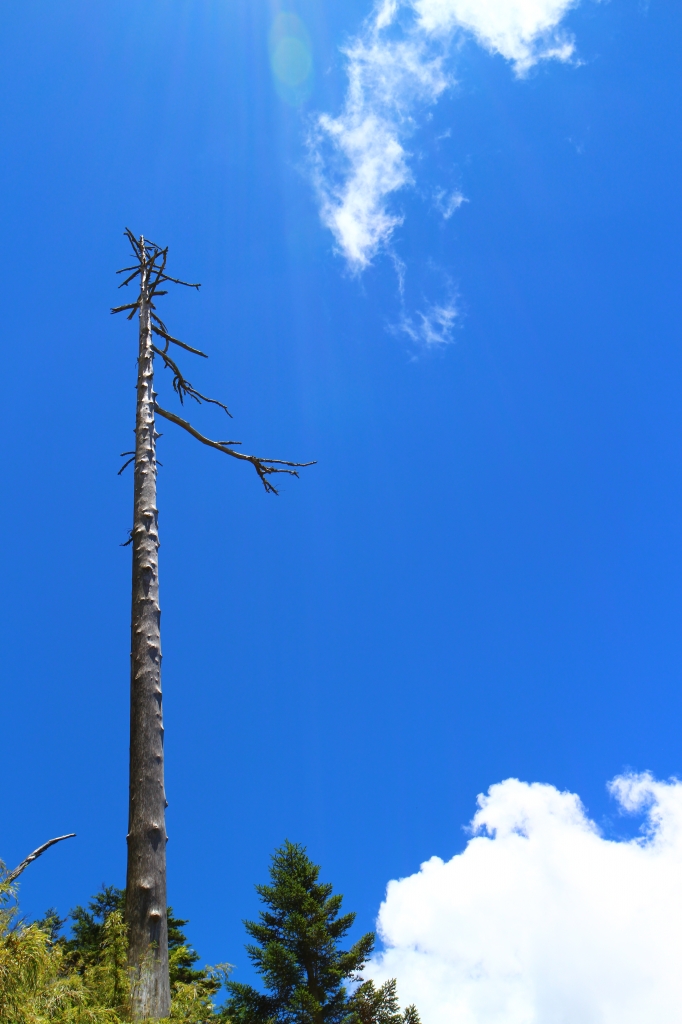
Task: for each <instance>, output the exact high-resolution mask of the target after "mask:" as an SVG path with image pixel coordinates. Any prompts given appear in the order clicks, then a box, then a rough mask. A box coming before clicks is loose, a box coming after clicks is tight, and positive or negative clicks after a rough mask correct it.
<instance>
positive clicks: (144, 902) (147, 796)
mask: <svg viewBox="0 0 682 1024" xmlns="http://www.w3.org/2000/svg"><path fill="white" fill-rule="evenodd" d="M141 244H142V246H143V256H142V262H143V269H142V273H141V293H140V352H139V361H138V372H137V415H136V425H135V431H136V434H135V504H134V515H133V534H132V544H133V600H132V621H131V631H132V640H131V653H130V803H129V819H128V872H127V879H126V922H127V925H128V935H129V941H130V952H129V964H130V967H131V968H132V969H133V971H134V986H133V1015H134V1017H135V1019H137V1020H140V1019H143V1018H145V1017H153V1018H159V1017H165V1016H167V1015H168V1013H169V1010H170V983H169V978H168V921H167V915H166V842H167V836H166V813H165V809H166V794H165V790H164V781H163V713H162V705H161V610H160V608H159V534H158V509H157V507H156V433H155V423H154V353H153V351H152V331H151V315H150V307H149V274H148V270H147V267H146V262H147V261H146V254H145V252H144V240H141Z"/></svg>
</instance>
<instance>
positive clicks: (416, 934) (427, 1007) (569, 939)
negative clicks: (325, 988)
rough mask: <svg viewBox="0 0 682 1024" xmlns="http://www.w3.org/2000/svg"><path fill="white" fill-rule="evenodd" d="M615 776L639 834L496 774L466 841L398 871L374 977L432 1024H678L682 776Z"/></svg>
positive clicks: (382, 921)
mask: <svg viewBox="0 0 682 1024" xmlns="http://www.w3.org/2000/svg"><path fill="white" fill-rule="evenodd" d="M610 788H611V792H612V794H613V795H614V797H615V799H616V800H617V802H618V804H619V805H620V808H621V810H622V811H624V812H632V813H640V814H643V815H644V827H643V829H642V831H641V834H640V836H639V837H638V838H635V839H631V840H621V841H616V840H613V839H609V838H606V837H604V835H603V834H602V833H601V832H600V829H599V828H598V827H597V825H596V824H595V823H594V822H593V821H591V820H590V818H589V817H588V815H587V813H586V811H585V809H584V807H583V806H582V804H581V802H580V800H579V798H578V797H577V796H576V795H575V794H573V793H567V792H559V790H557V789H555V788H554V787H553V786H548V785H540V784H538V783H533V784H530V785H529V784H527V783H523V782H519V781H518V780H517V779H507V781H506V782H502V783H500V784H499V785H496V786H492V787H491V789H490V790H489V792H488V793H487V794H486V795H485V796H481V797H479V801H478V802H479V810H478V811H477V813H476V815H475V817H474V819H473V822H472V838H471V839H470V841H469V843H468V845H467V847H466V849H465V850H464V852H463V853H461V854H459V855H457V856H455V857H453V858H452V859H451V860H450V861H447V862H443V861H442V860H441V859H440V858H438V857H433V858H431V860H429V861H427V862H426V863H424V864H422V866H421V868H420V870H419V872H418V873H417V874H414V875H411V876H410V877H408V878H403V879H401V880H400V881H394V882H390V883H389V885H388V889H387V893H386V899H385V901H384V903H383V904H382V906H381V910H380V913H379V920H378V926H379V931H380V934H381V936H382V938H383V941H384V944H385V947H386V949H385V952H384V953H383V954H382V956H381V957H380V958H379V959H378V960H377V961H376V962H375V963H374V964H373V966H372V971H373V974H374V976H375V978H376V979H377V980H384V979H386V978H389V977H397V978H398V991H399V992H400V993H401V996H402V998H403V999H404V1001H405V1002H406V1003H410V1002H414V1003H416V1005H417V1006H418V1008H419V1011H420V1013H421V1015H422V1019H423V1020H424V1021H426V1022H428V1024H530V1022H533V1024H557V1022H558V1021H571V1022H578V1021H579V1022H580V1024H643V1022H644V1021H656V1024H678V1022H679V1020H680V1006H682V971H680V957H681V956H682V929H681V926H680V921H682V783H680V782H678V781H676V780H673V781H671V782H667V783H666V782H658V781H656V780H655V779H653V778H652V776H651V775H649V774H648V773H645V774H642V775H625V776H621V777H619V778H617V779H615V780H614V782H613V783H612V784H611V787H610Z"/></svg>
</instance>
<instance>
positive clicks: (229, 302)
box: [0, 0, 682, 977]
mask: <svg viewBox="0 0 682 1024" xmlns="http://www.w3.org/2000/svg"><path fill="white" fill-rule="evenodd" d="M282 13H284V14H286V15H289V16H295V18H296V19H297V20H294V18H293V17H290V18H289V20H288V21H286V20H285V22H282V20H281V15H282ZM370 13H371V9H370V7H369V5H368V4H366V3H364V2H363V3H361V2H359V0H352V2H346V3H344V4H329V3H326V2H322V3H315V4H314V3H312V0H300V2H298V3H293V2H292V3H291V4H287V5H283V6H279V5H277V4H267V3H260V2H257V3H253V2H247V0H229V2H227V0H192V2H190V0H148V2H147V3H145V4H139V3H134V2H132V0H118V2H117V3H116V4H113V3H98V4H91V3H86V2H75V0H66V2H63V3H61V4H52V3H47V2H45V0H24V2H23V3H21V4H17V3H15V4H6V5H4V6H3V10H2V13H1V14H0V46H1V48H2V53H1V59H0V81H1V88H2V97H3V103H2V105H1V106H0V131H1V134H2V139H3V159H2V162H1V164H0V196H1V199H2V205H3V215H2V218H1V219H0V260H1V261H2V281H3V292H4V303H3V313H4V315H3V336H4V376H5V389H4V401H3V428H4V437H5V447H4V450H5V459H4V474H3V476H4V488H3V495H4V497H3V501H2V503H1V508H2V513H1V514H2V519H3V522H2V532H3V536H4V538H5V543H4V544H3V545H2V578H3V582H4V585H3V588H2V600H3V608H2V619H1V621H2V628H3V634H4V636H3V654H4V657H3V662H4V672H3V676H4V686H3V690H4V697H3V709H4V713H3V721H4V728H3V743H2V772H3V779H4V792H5V812H4V814H3V828H2V844H1V849H0V855H1V856H2V857H3V859H4V860H6V861H7V862H8V863H10V864H14V863H15V862H18V861H19V860H20V859H21V858H22V857H23V856H24V855H25V854H26V853H27V852H28V851H29V850H30V849H32V848H33V847H35V846H37V845H38V844H39V843H40V842H42V841H44V840H45V839H47V838H49V837H50V836H52V835H57V834H60V833H62V832H67V831H75V832H77V833H78V838H77V839H75V840H72V841H70V842H69V843H68V844H66V843H65V844H63V845H62V846H61V847H58V848H56V849H55V850H52V851H50V853H49V854H48V855H46V857H45V858H44V859H43V860H42V861H41V862H40V863H37V864H36V865H34V866H32V868H31V870H30V872H27V874H26V875H25V877H24V880H23V883H22V901H23V906H24V908H25V910H26V911H27V913H29V914H34V913H35V914H37V913H40V912H41V911H42V910H44V909H45V907H47V906H49V905H51V904H52V905H56V906H57V907H58V908H59V909H60V910H61V911H66V909H68V907H69V906H71V905H73V904H74V903H76V902H78V901H83V900H85V899H86V898H87V896H88V895H89V894H91V893H92V892H93V891H94V890H95V889H96V888H97V886H98V885H99V884H100V883H101V882H103V881H105V882H109V883H116V884H123V880H124V873H125V838H124V837H125V830H126V815H127V778H126V772H127V697H128V651H129V637H128V629H129V625H128V623H129V575H130V555H129V551H128V549H124V548H121V547H120V546H119V545H120V544H121V542H122V541H124V540H125V538H126V535H127V531H128V529H129V527H130V516H131V499H132V493H131V487H132V477H131V475H130V471H129V470H128V471H126V473H125V474H124V475H123V476H122V477H120V478H119V477H118V476H117V475H116V473H117V470H118V468H119V465H120V461H121V460H120V459H119V456H118V453H119V452H122V451H126V450H127V449H128V448H130V444H131V438H132V433H131V431H132V426H133V415H134V396H135V393H134V379H135V352H136V350H135V345H136V340H135V330H134V327H133V325H129V324H126V323H125V322H123V321H122V318H121V317H116V318H113V317H110V315H109V312H108V310H109V308H110V306H112V305H114V304H115V303H116V302H117V301H119V294H120V293H117V292H116V285H117V280H116V278H115V275H114V271H115V270H116V269H117V268H118V267H119V266H124V265H126V260H127V257H126V245H125V244H124V239H123V236H122V232H123V228H124V226H125V225H129V226H130V227H131V228H132V229H133V231H135V232H137V233H140V232H143V233H144V234H146V235H148V236H149V237H151V238H153V239H154V240H155V241H158V242H161V243H163V244H168V245H169V246H170V250H171V261H172V267H173V270H174V272H176V273H177V274H178V275H180V276H182V277H186V278H189V279H191V280H199V281H201V282H202V289H201V292H200V294H199V295H196V294H194V293H189V292H184V291H182V292H178V293H174V294H172V295H170V296H168V298H167V299H166V300H164V301H165V303H166V304H165V313H166V319H167V322H168V323H169V325H170V326H172V328H173V330H174V331H175V333H176V334H178V335H179V336H180V337H182V338H184V339H186V340H187V341H188V342H189V343H190V344H193V345H198V346H199V347H201V348H202V349H204V350H207V351H208V352H209V354H210V361H209V362H208V363H204V362H203V361H200V365H197V366H196V368H195V366H194V365H192V364H190V363H189V359H190V358H191V357H188V359H187V360H186V361H185V364H184V365H185V366H186V373H187V375H188V376H189V379H190V380H191V381H192V382H193V383H194V384H195V385H196V386H197V387H199V388H200V389H204V388H205V389H206V390H209V389H212V392H215V393H216V395H217V397H220V398H223V399H224V400H225V401H227V402H228V404H229V405H230V408H231V410H232V412H233V414H234V420H233V421H232V423H231V427H230V429H231V430H232V431H233V433H231V434H230V436H234V437H237V438H239V439H241V440H242V441H243V443H244V446H245V448H247V449H248V450H252V451H254V452H257V453H259V454H264V455H267V456H273V457H281V458H291V459H296V460H308V459H316V460H317V465H316V466H315V467H314V468H311V469H309V470H307V471H305V473H304V474H302V477H301V479H300V480H299V481H291V482H287V483H286V484H285V485H284V486H283V488H282V493H281V495H280V496H279V497H277V498H273V497H271V496H267V495H266V494H265V493H264V491H263V489H262V487H261V486H260V484H259V482H258V480H257V478H256V476H255V474H253V473H252V472H250V471H249V468H248V467H242V466H241V465H239V464H236V465H233V464H232V463H231V461H230V460H222V459H221V457H220V456H219V455H218V453H216V452H211V451H209V450H206V449H203V448H201V447H200V446H198V445H196V444H194V443H193V442H192V441H191V439H189V438H188V437H186V436H184V435H183V436H180V433H179V432H176V431H174V430H172V429H171V427H172V425H171V424H168V429H166V430H165V431H164V437H163V438H162V440H161V442H160V459H161V461H162V462H163V468H162V469H161V471H160V482H159V507H160V529H161V541H162V547H161V587H162V590H161V595H162V609H163V623H162V628H163V644H164V669H163V670H164V694H165V715H166V754H167V763H166V771H167V790H168V797H169V802H170V807H169V812H168V831H169V835H170V842H169V847H168V853H169V887H170V897H171V901H172V903H173V904H174V906H175V907H176V909H177V911H179V912H181V913H182V915H183V916H187V917H189V918H190V919H191V921H192V925H191V929H190V931H191V936H192V938H193V940H194V941H195V943H196V945H197V947H198V948H199V950H200V952H201V953H202V956H203V957H205V958H206V959H207V960H208V961H209V962H215V961H218V960H229V961H231V962H234V963H236V964H237V965H238V967H239V968H240V974H239V975H238V977H245V976H246V974H247V970H246V966H245V956H244V953H243V951H242V943H243V941H244V935H243V929H242V926H241V924H240V921H241V919H242V918H244V917H246V916H252V915H253V914H254V913H255V912H256V900H255V896H254V894H253V889H252V886H253V883H254V882H256V881H260V880H262V879H263V878H264V874H265V872H266V869H267V861H268V857H269V854H270V853H271V851H272V849H273V848H274V847H275V845H276V844H278V843H280V842H281V841H282V840H283V839H284V838H285V837H288V838H290V839H292V840H296V841H299V842H303V843H305V844H307V845H308V847H309V850H310V853H311V854H312V856H313V857H314V858H315V859H316V860H318V861H319V862H321V863H322V865H323V871H324V874H325V876H326V877H328V878H329V879H330V880H331V881H333V882H334V884H335V885H336V886H337V887H338V888H339V889H340V890H341V891H342V892H344V893H345V894H346V897H347V904H348V908H349V909H354V910H357V911H358V926H359V927H362V928H363V929H366V928H370V927H372V926H373V922H374V919H375V917H376V914H377V911H378V908H379V904H380V901H381V900H382V898H383V895H384V890H385V887H386V883H387V882H388V880H389V879H395V878H399V877H402V876H405V875H408V874H410V873H412V872H415V871H417V869H418V867H419V864H420V863H421V862H422V861H424V860H425V859H427V858H429V857H431V856H432V855H439V856H441V857H443V858H449V857H452V856H453V855H454V854H457V853H458V852H459V851H461V850H462V849H463V848H464V846H465V844H466V842H467V836H466V834H465V832H464V831H463V828H462V827H463V826H464V825H466V824H467V822H468V821H470V819H471V818H472V816H473V814H474V811H475V809H476V796H477V794H478V793H481V792H484V791H486V790H487V789H488V787H490V786H491V785H493V784H495V783H498V782H500V781H501V780H503V779H506V778H508V777H517V778H519V779H521V780H525V781H528V782H535V781H538V782H546V783H550V784H552V785H553V786H556V787H558V788H559V789H562V790H563V789H568V790H570V791H571V792H575V793H578V794H579V795H580V797H581V798H582V800H583V801H584V803H585V805H586V807H587V809H588V812H589V814H590V815H591V817H592V818H593V819H594V820H595V821H597V822H598V823H600V824H601V825H602V826H603V828H604V829H605V830H606V831H607V832H609V830H611V831H612V832H613V834H628V829H630V830H631V828H632V826H631V825H629V824H628V823H627V822H626V821H625V820H624V819H622V818H620V817H619V816H618V810H617V806H616V805H615V804H614V801H613V800H612V799H611V798H610V797H609V794H608V793H607V790H606V786H605V784H606V782H607V781H608V780H609V779H611V778H613V777H614V776H616V775H617V774H618V773H620V772H622V771H623V770H625V769H628V768H631V769H634V770H636V771H643V770H650V771H651V772H652V773H653V775H654V776H656V777H657V778H661V779H665V778H667V777H669V776H671V775H674V774H676V773H677V774H679V773H680V772H682V761H681V754H680V743H679V718H680V688H679V678H680V673H681V671H682V648H681V646H680V630H679V622H680V615H681V614H682V586H681V582H680V581H681V579H682V575H681V570H682V558H681V555H682V550H681V547H680V521H681V512H682V508H681V503H682V488H681V483H682V476H681V473H682V458H681V454H680V440H681V428H682V413H681V411H680V409H681V405H680V379H681V374H682V355H681V353H680V344H679V343H680V302H679V280H680V276H679V275H680V248H679V237H680V228H681V225H680V204H679V174H680V142H681V138H680V130H679V114H680V95H681V94H680V84H681V83H680V64H679V38H680V29H681V28H682V25H681V23H680V9H679V6H678V5H676V4H674V3H672V2H669V0H651V2H650V3H649V4H644V3H641V2H635V0H611V2H609V3H595V2H593V0H583V2H582V3H581V4H579V5H578V6H576V7H575V8H574V9H571V10H568V11H567V12H566V13H565V15H564V16H563V18H562V19H561V20H560V31H562V32H563V33H565V35H564V38H565V39H566V38H568V37H569V36H571V35H572V37H573V39H574V51H573V54H572V56H571V58H570V59H568V60H557V59H553V60H541V61H539V62H537V63H536V64H535V65H534V66H533V67H531V68H530V69H527V70H526V72H525V73H522V74H521V75H519V74H518V73H516V72H515V68H514V66H513V63H512V61H511V60H510V59H506V57H505V56H504V55H501V54H500V53H497V54H494V53H491V52H490V49H489V48H486V47H485V46H484V45H481V43H480V41H479V42H476V40H475V38H474V37H473V36H472V35H471V33H470V32H469V33H467V32H463V33H461V34H456V35H455V37H453V38H452V39H450V41H449V42H448V44H447V46H446V44H445V43H442V45H441V44H439V45H441V49H440V50H439V52H438V57H439V59H441V60H442V64H441V65H439V67H440V68H441V69H442V73H443V74H444V75H445V80H444V84H443V88H442V90H441V91H440V93H439V95H438V96H436V95H435V94H434V95H432V96H430V97H429V96H425V95H423V94H419V95H417V90H415V94H414V96H412V97H410V99H409V103H408V102H407V101H406V102H405V105H404V106H403V107H402V108H401V112H400V120H399V122H396V123H397V124H398V129H396V130H397V131H399V132H400V133H402V134H400V139H401V140H402V142H401V145H402V146H403V149H404V152H405V154H406V156H405V166H406V167H408V168H409V170H408V172H407V175H406V178H405V181H404V182H403V184H402V187H401V188H399V189H397V190H395V191H393V192H392V193H389V194H388V195H387V196H386V197H385V203H386V206H385V209H386V210H387V211H388V215H389V216H391V217H393V218H394V219H395V226H394V227H393V229H392V231H389V232H388V233H385V235H384V236H382V237H381V238H379V239H378V241H377V244H376V246H375V248H374V249H365V250H363V252H364V255H365V257H366V258H365V261H364V263H363V262H362V261H360V263H359V262H358V260H357V259H356V260H355V261H353V259H349V256H348V251H347V249H346V250H344V247H343V239H342V238H341V241H340V240H339V239H340V236H339V235H338V234H337V236H336V238H335V236H334V234H333V232H332V231H331V230H330V219H329V206H327V214H326V222H325V208H324V202H325V200H324V194H325V189H327V192H326V195H327V203H328V204H329V202H330V201H331V203H332V206H333V205H334V203H335V202H336V203H337V204H338V195H339V194H340V193H339V191H338V190H339V188H342V187H343V181H344V178H343V175H344V174H345V173H346V171H344V168H343V165H338V164H335V163H334V160H335V159H337V158H338V153H337V154H336V155H335V154H334V153H333V152H331V151H330V150H329V140H328V139H327V140H325V139H322V140H321V141H320V137H319V131H320V129H319V127H316V126H319V117H320V115H322V114H326V115H328V117H329V118H331V119H338V118H341V117H343V113H344V110H347V107H344V104H345V103H346V94H347V82H348V79H347V71H348V58H347V57H344V55H343V53H342V52H341V49H340V48H341V47H344V46H345V47H346V48H348V46H349V45H350V43H351V41H352V40H357V39H358V38H366V37H363V35H362V33H363V32H364V33H366V32H367V31H368V29H367V28H366V27H365V28H364V29H363V21H364V19H366V18H367V17H368V16H369V15H370ZM278 17H279V18H280V20H279V21H278V20H277V19H278ZM282 24H284V25H285V28H286V26H289V27H288V28H287V29H286V32H285V33H284V34H285V35H286V34H287V32H289V35H290V36H291V37H292V38H296V39H298V41H299V43H300V46H301V47H303V48H305V47H307V48H308V49H307V51H306V52H305V53H303V55H301V51H300V50H299V51H296V53H294V57H292V58H291V59H292V60H294V59H295V60H299V61H302V63H299V65H296V66H293V65H286V60H285V58H286V59H289V58H287V57H286V54H285V55H284V57H282V54H281V53H280V58H279V59H280V60H281V61H284V64H281V63H280V64H277V61H276V59H275V56H274V55H275V51H276V47H277V45H278V40H279V38H280V36H278V35H277V32H278V31H280V30H281V26H282ZM273 25H274V26H275V31H274V34H273ZM366 25H367V23H366V22H365V26H366ZM277 26H279V28H277ZM291 26H295V27H294V28H291ZM406 26H407V27H406ZM399 31H403V32H404V33H407V34H406V35H405V36H404V37H403V38H414V37H410V36H409V32H410V31H411V30H410V27H409V24H407V23H405V24H403V25H402V28H400V26H399V25H396V26H394V32H395V35H394V36H390V38H391V39H394V38H395V39H397V38H399V36H398V33H399ZM280 35H281V31H280ZM434 53H435V51H434ZM296 54H298V56H297V55H296ZM432 58H433V59H436V58H435V57H433V54H432ZM306 62H307V63H306ZM294 63H295V61H294ZM292 66H293V70H292ZM283 67H284V71H282V68H283ZM287 68H288V70H287ZM297 68H298V70H297ZM278 69H279V72H280V75H279V77H277V74H276V73H275V72H276V71H277V70H278ZM517 71H518V68H517ZM521 71H522V72H523V71H524V69H523V68H522V69H521ZM287 75H289V79H290V80H286V79H287ZM283 77H284V79H285V80H284V81H283ZM299 79H300V81H299ZM292 81H293V82H294V84H293V85H292V84H291V82H292ZM404 87H405V89H407V90H408V91H409V89H410V88H411V86H410V83H409V82H408V83H407V85H406V86H404ZM401 88H403V86H402V85H401ZM370 94H371V90H370ZM370 99H371V95H370ZM391 116H394V114H392V115H391ZM395 116H396V117H397V116H398V115H395ZM316 139H317V142H316V141H315V140H316ZM311 146H312V149H311ZM315 146H318V147H320V146H322V147H323V148H324V146H327V149H324V151H323V150H321V149H319V148H318V149H317V150H316V149H315ZM316 152H317V153H318V154H319V153H322V154H323V159H324V161H326V163H324V164H323V165H321V164H320V163H319V162H318V163H317V164H316V163H315V153H316ZM330 159H331V161H332V162H331V163H330V162H329V161H330ZM320 167H322V170H320ZM339 168H340V169H339ZM320 175H322V178H320ZM335 189H336V191H334V190H335ZM321 193H322V198H321ZM456 194H459V195H461V196H462V197H463V198H464V199H465V200H466V201H464V202H462V203H461V205H459V206H458V208H457V209H455V210H454V211H453V212H452V214H451V215H450V216H449V217H447V218H446V217H445V216H444V215H443V210H444V209H445V208H446V206H447V202H448V199H449V198H450V197H452V196H453V195H456ZM330 195H331V197H332V199H331V200H329V196H330ZM334 196H336V197H337V198H336V199H334ZM383 201H384V200H382V202H383ZM321 204H322V205H321ZM434 310H436V311H437V310H448V311H449V312H448V317H449V319H447V325H446V326H447V330H446V331H445V332H442V331H441V333H440V335H439V338H440V340H436V341H434V340H433V338H431V343H429V335H428V332H427V333H426V334H425V332H424V330H423V324H424V320H423V317H422V316H421V314H423V315H424V316H427V317H429V316H430V317H431V318H432V319H433V315H434ZM441 326H442V324H441ZM190 371H191V372H190ZM159 390H160V392H161V394H167V393H169V392H170V380H169V379H166V380H162V382H161V386H160V388H159ZM171 401H172V400H171V399H169V402H171ZM172 407H173V408H174V406H172ZM194 420H195V422H196V424H197V426H199V427H204V428H205V430H206V431H207V432H210V431H211V430H213V431H216V430H217V431H218V432H219V431H220V430H221V429H222V423H221V421H220V420H219V418H218V412H217V411H215V412H214V411H211V410H210V409H205V408H201V409H199V410H197V411H196V413H195V415H194ZM227 463H229V464H227Z"/></svg>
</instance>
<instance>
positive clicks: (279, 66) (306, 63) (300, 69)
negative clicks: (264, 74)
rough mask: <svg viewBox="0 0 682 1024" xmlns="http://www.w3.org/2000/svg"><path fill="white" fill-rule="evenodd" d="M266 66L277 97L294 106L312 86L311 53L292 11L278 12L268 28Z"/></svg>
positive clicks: (303, 30)
mask: <svg viewBox="0 0 682 1024" xmlns="http://www.w3.org/2000/svg"><path fill="white" fill-rule="evenodd" d="M269 43H270V45H269V49H270V67H271V69H272V76H273V80H274V83H275V89H276V90H277V93H278V94H279V96H280V97H281V98H282V99H283V100H285V101H286V102H287V103H290V104H292V106H298V105H299V104H301V103H302V102H303V101H304V100H305V99H307V97H308V96H309V95H310V92H311V89H312V86H313V56H312V46H311V42H310V36H309V34H308V31H307V29H306V27H305V25H304V24H303V22H302V21H301V19H300V18H299V17H298V15H296V14H292V13H290V12H282V13H281V14H278V15H277V17H276V18H275V19H274V21H273V23H272V28H271V29H270V40H269Z"/></svg>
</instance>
